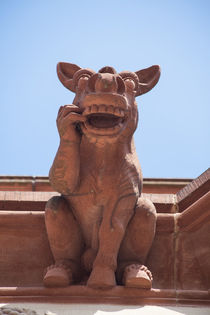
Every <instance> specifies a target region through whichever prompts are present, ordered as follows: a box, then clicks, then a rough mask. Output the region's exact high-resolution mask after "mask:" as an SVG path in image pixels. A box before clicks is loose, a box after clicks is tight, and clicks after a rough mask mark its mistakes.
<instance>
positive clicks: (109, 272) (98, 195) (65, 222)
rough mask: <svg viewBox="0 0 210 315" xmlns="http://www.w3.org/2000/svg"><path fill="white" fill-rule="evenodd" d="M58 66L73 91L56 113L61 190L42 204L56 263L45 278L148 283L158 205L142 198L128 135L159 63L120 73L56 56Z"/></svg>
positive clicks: (55, 183) (50, 282) (56, 182)
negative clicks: (59, 59)
mask: <svg viewBox="0 0 210 315" xmlns="http://www.w3.org/2000/svg"><path fill="white" fill-rule="evenodd" d="M57 73H58V77H59V79H60V81H61V82H62V84H63V85H64V86H65V87H66V88H67V89H69V90H71V91H72V92H74V93H75V98H74V100H73V104H72V105H65V106H61V107H60V109H59V112H58V117H57V128H58V132H59V135H60V145H59V148H58V151H57V154H56V156H55V159H54V162H53V165H52V167H51V169H50V173H49V179H50V183H51V185H52V187H53V188H54V189H55V190H56V191H58V192H59V193H60V194H61V195H60V196H54V197H52V198H51V199H50V200H49V201H48V202H47V204H46V211H45V223H46V230H47V234H48V239H49V243H50V247H51V251H52V254H53V257H54V260H55V263H54V265H52V266H49V267H48V268H47V269H46V272H45V275H44V285H45V286H47V287H65V286H68V285H70V284H72V283H82V284H85V283H86V284H87V286H89V287H91V288H97V289H99V288H100V289H108V288H111V287H113V286H115V285H116V284H120V285H125V286H127V287H137V288H145V289H150V288H151V285H152V274H151V272H150V271H149V269H148V268H147V267H146V266H145V265H144V264H145V261H146V257H147V255H148V252H149V250H150V247H151V245H152V242H153V239H154V235H155V226H156V210H155V207H154V205H153V204H152V202H150V201H149V200H146V199H144V198H143V197H141V191H142V175H141V169H140V165H139V162H138V159H137V155H136V151H135V147H134V141H133V134H134V131H135V129H136V127H137V122H138V111H137V104H136V102H135V97H136V96H139V95H141V94H144V93H146V92H148V91H150V90H151V89H152V88H153V87H154V86H155V85H156V83H157V82H158V80H159V77H160V67H159V66H152V67H150V68H147V69H143V70H140V71H137V72H130V71H123V72H121V73H117V72H116V71H115V69H114V68H112V67H109V66H106V67H104V68H102V69H101V70H99V72H98V73H96V72H94V71H93V70H90V69H81V68H80V67H79V66H77V65H75V64H70V63H64V62H61V63H59V64H58V66H57Z"/></svg>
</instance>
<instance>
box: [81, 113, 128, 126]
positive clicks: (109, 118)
mask: <svg viewBox="0 0 210 315" xmlns="http://www.w3.org/2000/svg"><path fill="white" fill-rule="evenodd" d="M87 119H88V123H89V124H90V125H91V126H93V127H95V128H114V127H115V126H117V125H119V123H121V122H122V118H120V117H116V116H114V115H111V114H101V113H100V114H92V115H89V116H88V117H87Z"/></svg>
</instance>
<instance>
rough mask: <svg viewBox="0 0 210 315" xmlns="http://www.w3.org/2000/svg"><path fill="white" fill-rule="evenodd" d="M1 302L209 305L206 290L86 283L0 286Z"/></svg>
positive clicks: (208, 295)
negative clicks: (103, 287) (108, 287)
mask: <svg viewBox="0 0 210 315" xmlns="http://www.w3.org/2000/svg"><path fill="white" fill-rule="evenodd" d="M0 302H4V303H5V302H10V303H11V302H45V303H47V302H50V303H71V304H72V303H91V304H95V303H109V304H121V305H126V304H127V305H205V306H206V305H210V294H209V291H198V290H159V289H151V290H141V289H136V288H125V287H123V286H116V287H114V288H113V289H111V290H94V289H91V288H88V287H86V286H80V285H75V286H69V287H67V288H45V287H6V288H5V287H0Z"/></svg>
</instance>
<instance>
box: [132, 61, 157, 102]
mask: <svg viewBox="0 0 210 315" xmlns="http://www.w3.org/2000/svg"><path fill="white" fill-rule="evenodd" d="M136 74H137V76H138V78H139V88H138V91H137V92H136V96H139V95H141V94H144V93H147V92H149V91H150V90H151V89H152V88H153V87H154V86H155V85H156V84H157V82H158V80H159V78H160V66H152V67H149V68H146V69H143V70H139V71H136Z"/></svg>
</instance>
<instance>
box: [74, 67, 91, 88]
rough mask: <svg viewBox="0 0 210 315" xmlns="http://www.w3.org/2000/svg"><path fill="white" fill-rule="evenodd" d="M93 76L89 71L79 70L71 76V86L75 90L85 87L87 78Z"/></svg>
mask: <svg viewBox="0 0 210 315" xmlns="http://www.w3.org/2000/svg"><path fill="white" fill-rule="evenodd" d="M93 74H94V72H93V71H92V70H90V69H80V70H78V71H77V72H76V73H75V74H74V76H73V84H74V87H75V88H77V89H83V88H85V87H86V85H87V82H88V80H89V78H90V77H91V76H92V75H93Z"/></svg>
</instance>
